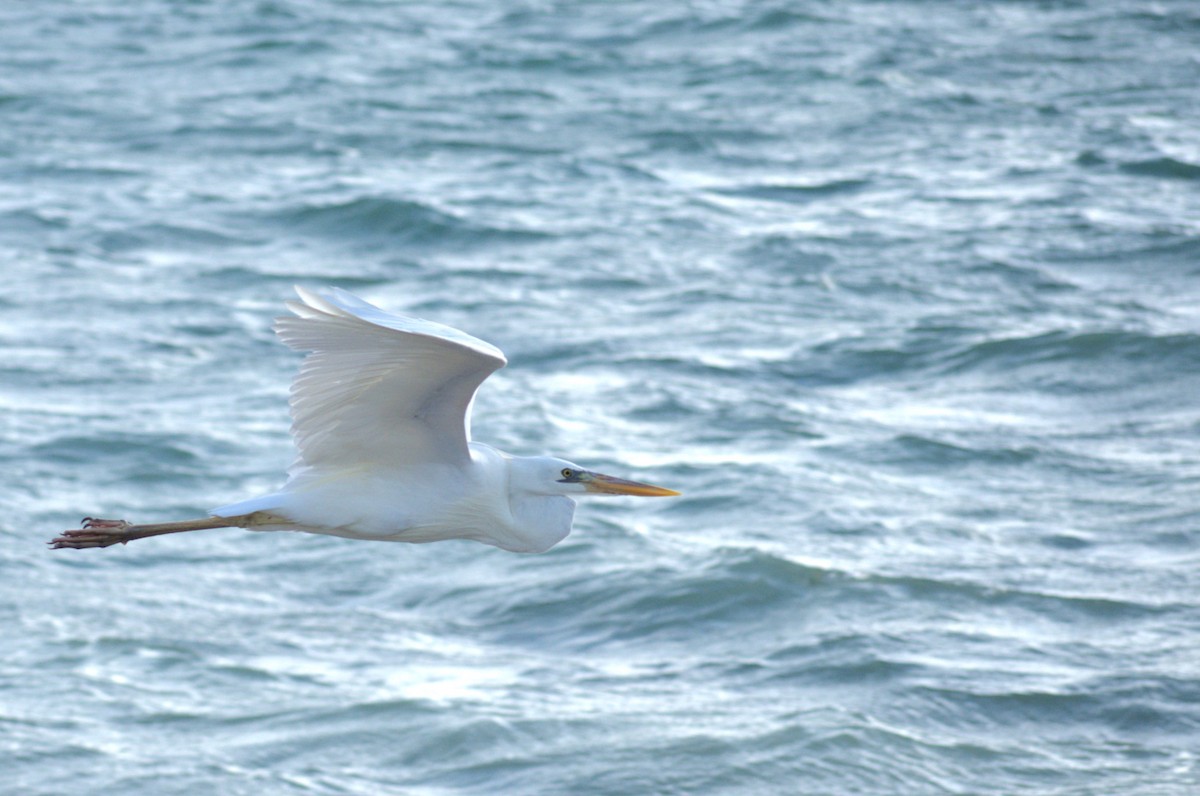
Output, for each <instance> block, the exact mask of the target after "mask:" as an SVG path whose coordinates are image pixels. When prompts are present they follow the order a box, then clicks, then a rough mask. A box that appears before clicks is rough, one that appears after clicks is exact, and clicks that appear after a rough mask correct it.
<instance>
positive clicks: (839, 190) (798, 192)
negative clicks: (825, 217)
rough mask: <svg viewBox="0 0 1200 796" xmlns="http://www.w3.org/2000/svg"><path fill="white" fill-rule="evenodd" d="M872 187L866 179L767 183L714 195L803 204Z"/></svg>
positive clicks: (721, 190) (729, 188) (738, 187)
mask: <svg viewBox="0 0 1200 796" xmlns="http://www.w3.org/2000/svg"><path fill="white" fill-rule="evenodd" d="M868 185H870V181H869V180H865V179H845V180H830V181H829V182H818V183H813V184H811V185H786V184H779V183H767V184H759V185H740V186H733V187H728V188H714V189H712V191H713V193H718V194H721V195H722V196H736V197H740V198H745V199H762V200H766V201H771V202H784V203H787V204H803V203H807V202H813V201H818V200H822V199H827V198H829V197H830V196H835V195H838V194H845V193H853V192H856V191H860V190H862V189H864V188H866V187H867V186H868Z"/></svg>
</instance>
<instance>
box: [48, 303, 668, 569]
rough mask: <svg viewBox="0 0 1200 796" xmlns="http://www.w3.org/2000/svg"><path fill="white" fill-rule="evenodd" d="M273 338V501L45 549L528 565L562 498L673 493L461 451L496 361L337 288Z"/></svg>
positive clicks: (112, 529) (562, 517)
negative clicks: (281, 438)
mask: <svg viewBox="0 0 1200 796" xmlns="http://www.w3.org/2000/svg"><path fill="white" fill-rule="evenodd" d="M296 292H297V294H298V295H299V296H300V301H289V302H288V303H287V306H288V308H289V309H290V310H291V311H292V312H293V313H294V315H291V316H285V317H281V318H278V319H277V320H276V322H275V331H276V333H277V334H278V335H279V337H280V338H281V339H282V340H283V342H284V343H286V344H287V345H288V346H290V347H291V348H294V349H296V350H299V351H306V352H308V355H307V357H305V359H304V363H303V364H302V365H301V367H300V373H299V375H297V377H296V380H295V381H294V382H293V384H292V390H291V399H290V404H291V414H292V436H293V437H294V439H295V442H296V448H297V450H298V454H299V455H298V457H297V459H296V462H295V463H294V464H293V465H292V467H291V469H290V470H289V471H288V481H287V483H286V484H285V485H284V487H283V489H281V490H280V491H278V492H274V493H271V494H269V495H262V496H260V497H256V498H251V499H249V500H244V501H241V502H238V503H233V504H230V505H228V506H221V507H220V508H216V509H213V511H212V512H211V516H208V517H205V518H202V519H197V520H184V521H182V522H165V523H155V524H148V525H131V524H130V523H128V522H125V521H124V520H99V519H92V518H88V519H85V520H84V524H83V529H82V530H72V531H64V532H63V533H62V534H61V535H60V536H58V537H56V538H55V539H54V540H52V541H51V542H50V544H51V546H52V547H54V548H63V547H71V548H90V547H108V546H110V545H113V544H116V543H118V542H122V543H124V542H129V541H132V540H134V539H142V538H145V537H147V536H159V535H162V534H168V533H180V532H183V531H195V530H201V529H205V528H223V527H235V526H236V527H242V528H251V529H254V530H292V531H306V532H309V533H322V534H331V535H334V536H344V537H348V538H352V539H374V540H381V541H396V542H435V541H439V540H442V539H473V540H475V541H478V542H483V543H484V544H489V545H494V546H496V547H500V548H503V549H505V550H511V551H513V552H521V553H540V552H543V551H545V550H548V549H550V548H551V547H552V546H554V545H555V544H557V543H558V542H559V541H561V540H562V539H563V538H564V537H566V535H567V534H568V533H570V531H571V520H572V517H573V515H574V511H575V501H574V500H573V499H572V496H573V495H579V494H585V493H589V492H590V493H595V494H604V495H620V494H624V495H640V496H645V497H654V496H667V495H677V494H679V493H678V492H675V491H673V490H670V489H664V488H662V487H657V486H651V485H650V484H643V483H639V482H636V481H627V480H624V479H621V478H614V477H612V476H608V475H602V474H600V473H594V472H591V471H589V470H585V469H582V468H580V467H579V466H578V465H575V464H573V463H571V462H569V461H566V460H563V459H557V458H553V457H549V456H510V455H509V454H507V453H504V452H502V451H499V450H497V449H495V448H493V447H491V446H490V445H485V444H483V443H479V442H472V441H471V404H472V402H473V401H474V398H475V392H476V390H477V389H478V388H479V385H481V384H482V383H483V381H484V380H485V379H486V378H487V377H488V376H490V375H491V374H492V373H494V372H495V371H497V370H499V369H500V368H502V367H504V365H505V364H506V363H507V360H506V359H505V358H504V354H503V353H502V352H501V351H500V349H498V348H496V347H495V346H493V345H491V344H490V343H486V342H484V341H483V340H479V339H477V338H475V337H472V336H471V335H469V334H466V333H464V332H461V331H459V330H457V329H454V328H451V327H449V326H444V325H442V324H439V323H433V322H431V321H426V320H421V319H419V318H412V317H409V316H405V315H395V314H391V313H388V312H384V311H383V310H381V309H379V308H378V307H376V306H374V305H372V304H368V303H367V302H365V301H363V300H362V299H359V298H358V297H356V296H354V295H352V294H350V293H347V292H346V291H344V290H339V289H336V288H334V289H330V290H326V291H323V292H320V293H316V292H313V291H309V290H306V289H304V288H300V287H297V288H296Z"/></svg>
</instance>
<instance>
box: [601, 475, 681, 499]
mask: <svg viewBox="0 0 1200 796" xmlns="http://www.w3.org/2000/svg"><path fill="white" fill-rule="evenodd" d="M579 481H580V483H582V484H583V485H584V488H586V489H587V491H589V492H597V493H599V494H602V495H638V496H639V497H674V496H675V495H678V494H679V493H678V492H676V491H675V490H674V489H667V488H666V487H661V486H654V485H653V484H643V483H641V482H640V481H626V480H625V479H624V478H614V477H613V476H611V475H602V474H601V473H591V472H585V473H580V474H579Z"/></svg>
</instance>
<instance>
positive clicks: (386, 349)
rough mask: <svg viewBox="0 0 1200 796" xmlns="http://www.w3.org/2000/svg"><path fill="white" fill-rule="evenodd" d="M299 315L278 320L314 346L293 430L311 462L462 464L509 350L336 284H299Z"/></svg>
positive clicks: (304, 345)
mask: <svg viewBox="0 0 1200 796" xmlns="http://www.w3.org/2000/svg"><path fill="white" fill-rule="evenodd" d="M296 293H298V294H299V296H300V299H301V301H289V302H287V306H288V308H289V309H290V310H291V311H292V312H294V313H295V314H296V317H292V316H283V317H281V318H277V319H276V321H275V332H276V334H278V335H279V337H280V338H281V339H282V340H283V342H284V343H286V344H287V345H288V346H290V347H291V348H294V349H296V350H298V351H308V352H310V353H309V354H308V356H307V357H306V358H305V360H304V363H303V365H301V367H300V374H299V375H298V376H297V377H296V380H295V381H294V382H293V383H292V394H291V401H290V403H291V410H292V435H293V437H295V440H296V447H298V448H299V449H300V459H301V462H303V464H307V465H310V466H318V465H334V466H342V467H352V466H356V465H364V464H375V465H385V466H387V465H394V466H405V465H409V464H424V463H429V464H432V463H447V464H461V463H463V462H465V461H466V460H467V459H468V457H469V455H470V454H469V452H468V449H467V442H468V441H469V440H470V438H471V429H470V424H471V402H472V401H473V400H474V397H475V391H476V390H477V389H478V388H479V385H480V384H482V383H483V380H484V379H486V378H487V377H488V376H489V375H491V374H492V373H493V372H495V371H496V370H499V369H500V368H502V367H504V365H505V364H506V363H507V360H506V359H505V358H504V354H503V353H502V352H501V351H500V349H498V348H496V347H495V346H493V345H491V344H489V343H485V342H484V341H482V340H479V339H477V338H475V337H472V336H471V335H469V334H466V333H465V332H460V331H458V330H457V329H453V328H451V327H449V326H443V325H442V324H440V323H433V322H431V321H424V320H421V319H419V318H411V317H408V316H404V315H393V314H391V313H388V312H384V311H383V310H381V309H379V308H378V307H376V306H374V305H372V304H368V303H367V302H365V301H363V300H362V299H359V298H358V297H356V296H353V295H351V294H350V293H347V292H346V291H344V290H339V289H337V288H333V289H329V290H326V291H322V292H320V293H314V292H312V291H309V290H306V289H304V288H301V287H297V288H296Z"/></svg>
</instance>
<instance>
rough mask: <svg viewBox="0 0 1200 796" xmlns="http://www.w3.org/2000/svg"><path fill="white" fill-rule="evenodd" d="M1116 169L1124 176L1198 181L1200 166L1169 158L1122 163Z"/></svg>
mask: <svg viewBox="0 0 1200 796" xmlns="http://www.w3.org/2000/svg"><path fill="white" fill-rule="evenodd" d="M1118 168H1120V170H1121V171H1123V172H1125V173H1126V174H1136V175H1138V176H1140V177H1162V178H1165V179H1172V180H1200V165H1198V164H1195V163H1189V162H1187V161H1184V160H1176V159H1175V158H1170V157H1161V158H1150V159H1148V160H1138V161H1132V162H1129V163H1122V164H1121V165H1120V166H1119V167H1118Z"/></svg>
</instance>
